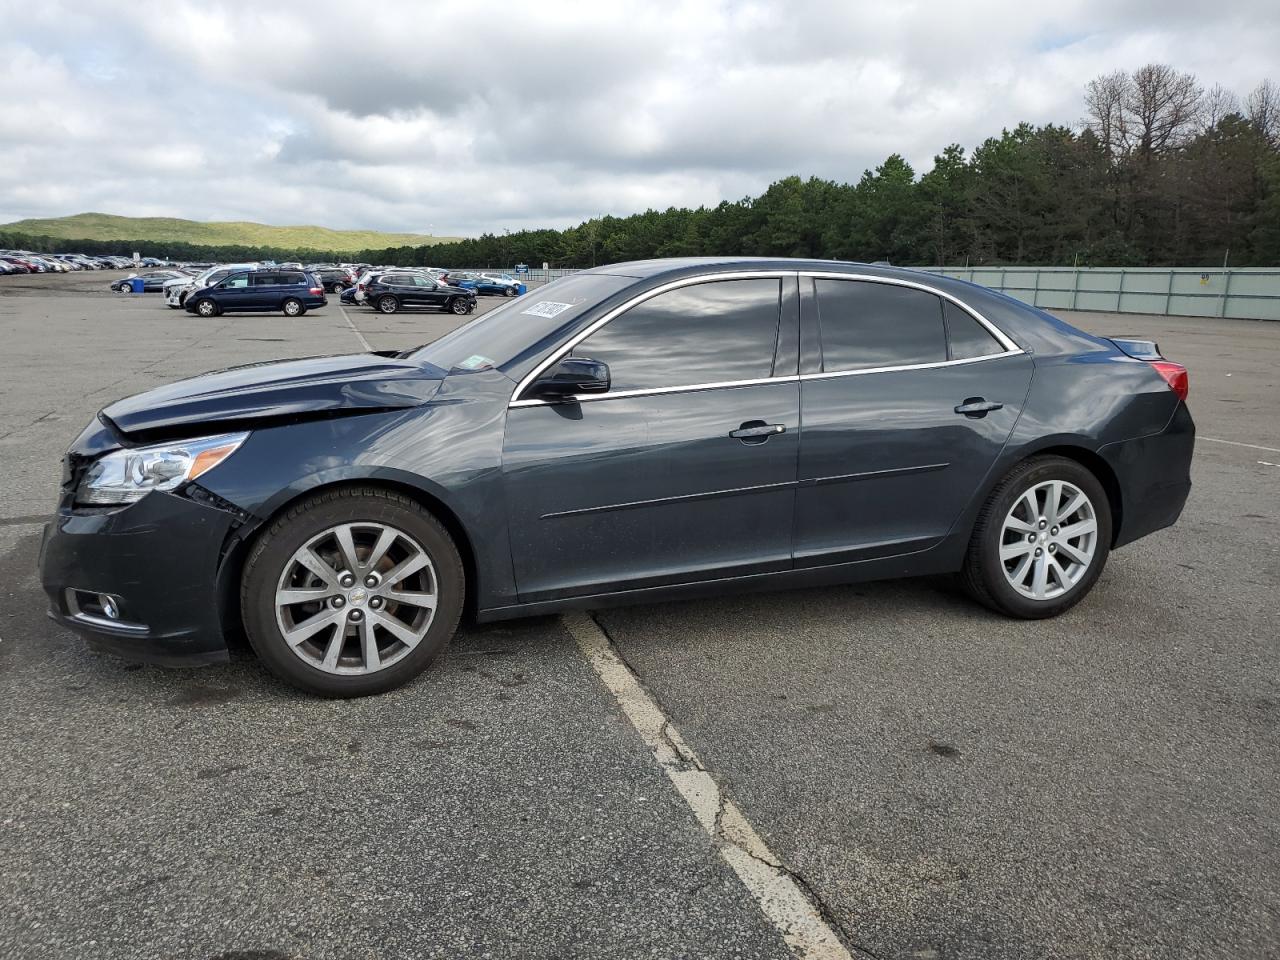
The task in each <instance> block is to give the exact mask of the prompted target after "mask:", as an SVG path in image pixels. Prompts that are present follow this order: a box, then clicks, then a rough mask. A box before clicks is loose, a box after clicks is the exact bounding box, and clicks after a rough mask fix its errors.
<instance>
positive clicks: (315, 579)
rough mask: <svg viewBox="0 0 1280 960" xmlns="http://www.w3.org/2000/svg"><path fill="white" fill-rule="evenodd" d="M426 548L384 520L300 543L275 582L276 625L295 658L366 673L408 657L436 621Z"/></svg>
mask: <svg viewBox="0 0 1280 960" xmlns="http://www.w3.org/2000/svg"><path fill="white" fill-rule="evenodd" d="M438 593H439V585H438V581H437V579H436V572H435V567H434V565H433V564H432V562H431V557H430V555H429V554H428V553H427V551H426V550H425V549H424V548H423V546H422V544H420V543H419V542H418V541H417V540H415V539H414V538H413V537H411V536H409V535H408V534H407V533H405V532H404V531H403V530H399V529H397V528H395V527H393V526H390V525H388V524H385V523H375V522H372V521H368V522H355V523H344V524H340V525H338V526H335V527H330V528H329V529H327V530H325V531H324V532H322V533H320V534H318V535H317V536H315V537H312V538H311V539H310V540H308V541H307V542H306V543H305V544H303V545H302V546H301V547H299V548H298V549H297V550H296V551H295V552H294V554H293V556H292V557H291V558H290V559H289V562H288V563H286V564H285V566H284V571H283V572H282V573H281V575H280V579H279V581H278V582H277V584H276V592H275V609H276V625H277V626H278V627H279V628H280V633H281V635H282V636H283V637H284V640H285V642H286V643H287V644H288V645H289V649H291V650H292V651H293V652H294V654H295V655H296V656H298V657H299V658H300V659H302V660H303V661H304V662H306V663H307V664H309V665H310V666H312V667H314V668H316V669H318V670H322V671H324V672H325V673H333V674H343V675H347V676H350V675H363V674H370V673H376V672H377V671H379V670H385V669H387V668H388V667H390V666H392V665H393V664H395V663H397V662H399V661H400V660H401V659H403V658H404V657H405V656H407V655H408V654H409V653H410V652H411V651H412V650H413V649H414V648H415V647H416V646H418V644H419V643H420V642H421V641H422V639H423V637H425V636H426V634H427V630H428V629H429V628H430V627H431V622H432V620H433V619H434V618H435V612H436V606H437V596H438Z"/></svg>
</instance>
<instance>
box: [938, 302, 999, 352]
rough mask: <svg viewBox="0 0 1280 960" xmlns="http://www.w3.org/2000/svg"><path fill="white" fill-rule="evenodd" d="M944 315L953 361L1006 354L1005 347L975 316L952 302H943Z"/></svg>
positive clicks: (948, 346) (949, 349)
mask: <svg viewBox="0 0 1280 960" xmlns="http://www.w3.org/2000/svg"><path fill="white" fill-rule="evenodd" d="M942 315H943V317H944V318H946V321H947V349H948V351H949V357H950V359H952V360H969V359H971V358H973V357H989V356H991V355H993V354H996V353H1004V347H1002V346H1001V345H1000V342H999V341H998V340H997V339H996V338H995V337H993V336H992V335H991V333H990V332H989V331H988V330H987V328H986V327H984V326H983V325H982V324H980V323H979V322H978V321H977V320H975V319H974V318H973V315H972V314H970V313H968V312H967V311H965V310H962V309H961V308H960V307H957V306H956V305H955V304H954V303H952V302H951V301H950V300H943V301H942Z"/></svg>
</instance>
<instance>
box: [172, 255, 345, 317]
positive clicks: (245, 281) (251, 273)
mask: <svg viewBox="0 0 1280 960" xmlns="http://www.w3.org/2000/svg"><path fill="white" fill-rule="evenodd" d="M328 302H329V301H328V300H327V299H326V298H325V295H324V287H323V286H322V285H321V283H320V281H319V280H317V279H316V278H315V277H314V276H313V275H312V274H310V273H306V272H305V271H302V270H284V269H281V268H279V267H265V268H263V269H261V270H241V271H238V272H236V273H233V274H231V275H229V276H227V277H224V278H223V279H222V280H220V281H218V282H217V283H215V284H214V285H213V286H211V287H205V288H204V289H203V290H194V291H192V292H191V293H190V294H188V296H187V301H186V304H185V306H186V308H187V312H188V313H195V314H199V315H200V316H202V317H216V316H218V314H221V313H272V312H275V311H279V312H280V313H283V314H284V315H285V316H286V317H300V316H302V315H303V314H304V313H306V312H307V311H308V310H313V309H315V308H317V307H323V306H324V305H325V304H327V303H328Z"/></svg>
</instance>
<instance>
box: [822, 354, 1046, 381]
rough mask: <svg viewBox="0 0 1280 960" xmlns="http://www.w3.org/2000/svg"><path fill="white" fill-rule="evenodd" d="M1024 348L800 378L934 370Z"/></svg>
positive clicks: (997, 356) (829, 371)
mask: <svg viewBox="0 0 1280 960" xmlns="http://www.w3.org/2000/svg"><path fill="white" fill-rule="evenodd" d="M1025 352H1026V351H1024V350H1006V351H1005V352H1004V353H989V354H987V355H986V356H985V357H964V358H963V359H960V360H933V361H930V362H929V363H904V364H900V365H898V366H896V367H858V368H857V369H854V370H823V371H822V372H821V373H802V374H800V379H801V380H829V379H831V378H832V377H859V376H862V375H863V374H866V373H898V372H901V371H904V370H934V369H937V368H938V367H959V366H964V365H965V364H969V363H982V362H983V361H984V360H1001V359H1003V358H1005V357H1016V356H1018V355H1019V354H1021V353H1025Z"/></svg>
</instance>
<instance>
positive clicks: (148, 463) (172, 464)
mask: <svg viewBox="0 0 1280 960" xmlns="http://www.w3.org/2000/svg"><path fill="white" fill-rule="evenodd" d="M248 437H249V434H248V433H224V434H221V435H219V436H216V437H200V438H198V439H195V440H178V441H174V442H173V443H160V444H156V445H155V446H152V447H135V448H134V449H132V450H116V451H114V452H112V453H108V454H106V455H105V456H103V457H100V458H99V459H97V460H95V461H94V463H93V465H92V466H91V467H89V469H88V470H87V471H86V472H85V475H84V479H83V480H81V481H80V486H79V488H78V489H77V490H76V503H79V504H84V505H85V506H113V505H118V504H122V503H134V502H136V501H138V500H141V499H142V498H143V497H145V496H146V495H147V494H148V493H150V492H151V491H152V490H173V489H175V488H176V487H179V486H181V485H182V484H184V483H186V482H187V481H188V480H194V479H195V478H196V477H198V476H200V475H201V474H202V473H206V472H208V471H209V470H212V469H213V468H214V467H216V466H217V465H218V464H220V463H221V462H222V461H223V460H225V459H227V457H229V456H231V454H233V453H235V452H236V450H237V449H239V447H240V444H242V443H244V442H245V440H246V439H248Z"/></svg>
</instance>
